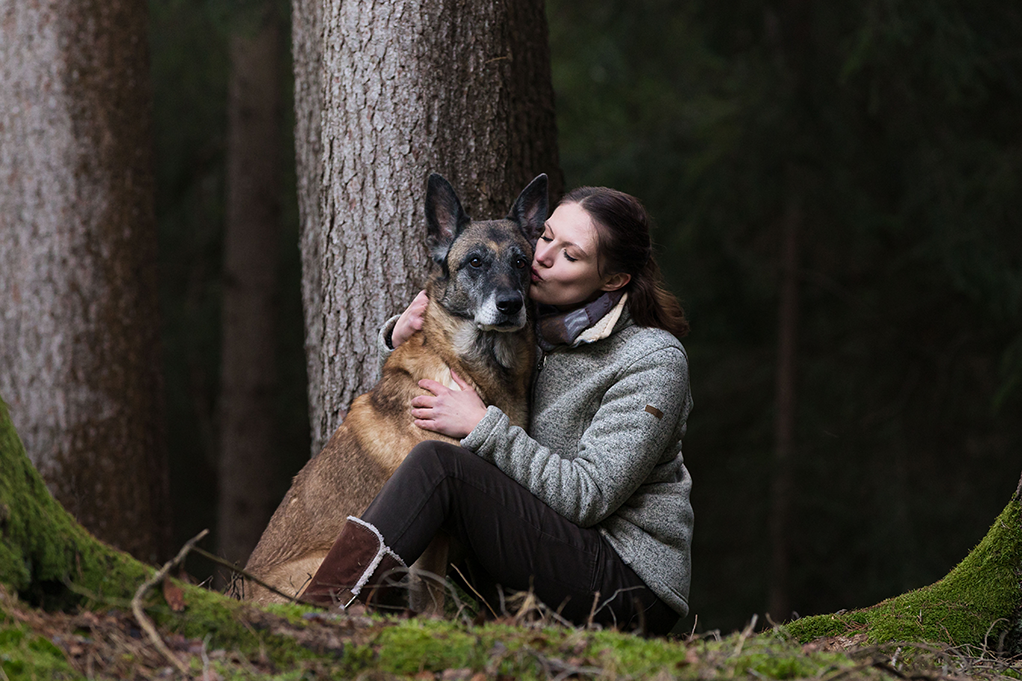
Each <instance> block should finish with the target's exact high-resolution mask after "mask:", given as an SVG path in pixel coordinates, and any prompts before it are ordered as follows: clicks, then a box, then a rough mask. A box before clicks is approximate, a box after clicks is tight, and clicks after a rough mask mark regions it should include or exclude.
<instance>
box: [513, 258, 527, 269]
mask: <svg viewBox="0 0 1022 681" xmlns="http://www.w3.org/2000/svg"><path fill="white" fill-rule="evenodd" d="M528 264H529V263H527V262H525V258H518V260H516V261H515V267H517V268H518V269H520V270H524V269H525V266H526V265H528Z"/></svg>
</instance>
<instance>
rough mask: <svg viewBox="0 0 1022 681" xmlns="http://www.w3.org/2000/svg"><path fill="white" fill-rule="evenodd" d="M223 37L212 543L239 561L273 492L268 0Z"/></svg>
mask: <svg viewBox="0 0 1022 681" xmlns="http://www.w3.org/2000/svg"><path fill="white" fill-rule="evenodd" d="M260 9H261V11H260V12H259V15H261V16H259V15H257V16H256V17H255V18H254V21H255V25H254V26H251V27H249V26H242V27H240V28H239V29H238V31H237V33H236V34H235V35H234V36H232V38H231V46H230V58H231V73H230V82H229V86H228V88H229V91H228V103H227V106H228V140H227V225H226V232H225V237H224V299H223V346H222V347H223V353H222V355H221V362H222V364H221V380H220V459H219V479H218V481H219V488H218V489H219V498H218V513H217V537H218V542H217V549H218V551H219V552H220V555H221V556H223V557H225V558H227V559H228V560H232V561H237V562H239V563H241V564H244V562H245V561H246V560H247V559H248V554H249V553H251V551H252V548H253V547H254V546H255V544H256V542H257V541H259V535H260V534H261V533H262V531H263V528H265V527H266V523H267V522H268V521H269V519H270V516H271V515H272V514H273V509H274V508H276V505H277V502H278V501H279V498H278V495H277V488H278V485H277V484H276V481H275V473H276V469H277V465H276V462H277V460H278V457H277V456H276V452H275V439H274V435H275V432H276V428H275V422H276V416H275V413H274V406H275V402H274V388H275V385H276V365H275V350H276V343H275V341H276V332H275V320H276V295H277V254H278V250H279V249H278V241H279V237H280V199H279V197H280V181H279V178H280V173H279V172H278V167H279V163H280V160H279V159H280V153H279V148H280V138H281V135H280V104H281V92H280V52H281V50H280V30H279V25H278V22H277V20H276V11H275V9H274V7H273V6H272V3H269V2H267V3H263V5H262V7H261V8H260Z"/></svg>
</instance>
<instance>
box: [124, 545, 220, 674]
mask: <svg viewBox="0 0 1022 681" xmlns="http://www.w3.org/2000/svg"><path fill="white" fill-rule="evenodd" d="M207 534H209V530H203V531H202V532H199V533H198V534H197V535H195V536H194V537H192V538H191V539H189V540H188V541H187V542H185V545H184V546H182V547H181V550H180V551H178V552H177V555H176V556H174V558H172V559H171V560H169V561H167V562H166V563H165V564H164V566H163V567H162V568H160V569H159V570H158V571H157V572H156V574H154V575H153V576H152V577H150V578H149V579H147V580H146V581H145V582H143V583H142V586H140V587H138V591H136V592H135V597H134V598H132V599H131V612H132V613H134V615H135V619H136V620H137V621H138V625H139V626H140V627H142V629H143V630H145V633H146V634H148V635H149V640H150V641H152V644H153V647H155V648H156V650H158V651H159V652H160V654H161V655H163V656H164V657H165V658H167V661H168V662H170V663H171V664H173V665H174V666H175V667H177V670H178V671H179V672H181V673H182V674H184V675H185V676H188V675H189V674H191V672H190V671H189V669H188V667H187V666H186V665H185V663H184V662H182V661H181V660H180V659H178V657H177V655H175V654H174V653H172V652H170V648H168V647H167V645H166V644H165V643H164V642H163V639H162V638H160V634H159V632H157V631H156V627H155V626H153V621H152V620H151V619H149V618H148V617H147V616H146V614H145V610H144V609H143V608H142V597H143V596H145V593H146V592H147V591H149V589H151V588H152V587H154V586H156V585H157V584H159V583H160V582H162V581H163V580H164V579H166V578H167V575H168V574H169V573H170V571H171V570H173V569H174V567H175V566H177V565H180V564H181V562H182V561H183V560H184V559H185V556H187V555H188V552H189V551H191V550H192V549H193V548H195V544H196V543H197V542H198V541H199V540H200V539H202V538H203V537H205V536H206V535H207Z"/></svg>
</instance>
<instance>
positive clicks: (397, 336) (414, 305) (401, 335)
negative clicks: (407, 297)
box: [390, 291, 429, 348]
mask: <svg viewBox="0 0 1022 681" xmlns="http://www.w3.org/2000/svg"><path fill="white" fill-rule="evenodd" d="M427 304H429V298H428V297H427V296H426V292H425V291H419V294H418V295H417V296H415V298H414V299H412V302H411V304H410V305H409V306H408V307H407V308H406V309H405V311H404V312H402V313H401V316H400V317H398V320H397V323H396V324H394V331H393V333H391V336H390V344H391V347H394V348H396V347H397V346H399V345H401V344H402V343H404V342H405V341H406V340H408V339H409V338H411V337H412V334H413V333H415V332H416V331H421V330H422V320H423V319H424V318H425V316H426V305H427Z"/></svg>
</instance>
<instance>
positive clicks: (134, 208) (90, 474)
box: [0, 0, 170, 560]
mask: <svg viewBox="0 0 1022 681" xmlns="http://www.w3.org/2000/svg"><path fill="white" fill-rule="evenodd" d="M146 29H147V24H146V11H145V4H144V3H139V2H132V1H129V0H102V1H100V0H92V1H80V2H70V1H69V0H48V1H47V0H44V1H42V2H31V3H28V2H5V3H3V5H2V10H0V291H2V294H0V319H2V321H0V324H2V326H0V393H2V394H3V395H4V396H5V397H6V399H7V400H9V401H10V404H11V410H12V412H13V415H14V419H15V420H16V421H17V422H18V424H19V426H20V428H21V431H22V433H23V434H24V440H25V444H26V446H27V449H28V451H29V452H30V456H31V457H32V461H33V462H34V463H35V465H36V467H37V468H38V469H39V470H40V472H41V473H42V475H43V478H44V479H45V480H46V482H47V484H48V485H49V486H50V489H51V490H52V491H53V493H54V495H55V496H56V497H57V499H58V500H59V501H60V502H61V503H62V504H64V506H66V508H67V509H68V510H70V511H71V512H72V513H74V514H75V516H76V517H77V518H78V519H79V520H80V521H81V522H82V524H84V525H85V526H86V527H88V528H89V529H90V530H91V531H93V532H94V533H95V534H96V535H97V536H99V537H101V538H103V539H105V540H107V541H109V542H110V543H112V544H114V545H116V546H118V547H120V548H122V549H124V550H127V551H130V552H131V553H132V554H134V555H136V556H139V557H141V558H143V559H145V560H154V559H156V558H157V557H159V556H162V555H163V554H164V553H165V552H166V550H167V548H168V542H169V536H170V535H169V513H168V501H167V488H166V485H167V483H166V480H167V478H166V462H165V460H164V450H163V438H162V431H163V424H162V407H161V401H160V371H159V367H160V354H159V351H158V331H159V320H158V315H157V298H156V296H157V293H156V271H155V264H156V257H155V248H156V229H155V217H154V212H153V170H152V153H151V147H152V140H151V132H150V128H151V123H150V117H151V111H150V108H151V95H150V92H149V86H148V77H149V73H148V54H147V46H146V39H145V36H146Z"/></svg>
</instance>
